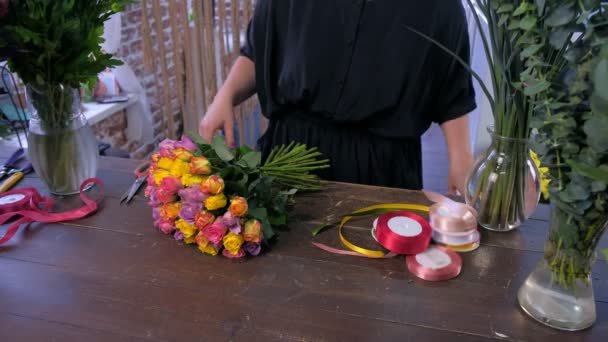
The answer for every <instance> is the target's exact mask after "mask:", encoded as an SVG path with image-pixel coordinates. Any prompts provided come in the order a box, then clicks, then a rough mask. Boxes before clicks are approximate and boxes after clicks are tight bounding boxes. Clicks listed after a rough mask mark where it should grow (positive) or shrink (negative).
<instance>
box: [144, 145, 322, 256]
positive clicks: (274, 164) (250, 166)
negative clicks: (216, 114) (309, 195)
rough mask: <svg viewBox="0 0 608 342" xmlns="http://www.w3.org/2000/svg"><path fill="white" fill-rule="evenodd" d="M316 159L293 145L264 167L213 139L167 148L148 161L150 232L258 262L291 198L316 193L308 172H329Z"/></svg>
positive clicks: (244, 151) (255, 156)
mask: <svg viewBox="0 0 608 342" xmlns="http://www.w3.org/2000/svg"><path fill="white" fill-rule="evenodd" d="M193 140H194V141H196V143H195V142H194V141H193ZM319 156H320V153H319V152H317V150H316V149H314V148H313V149H309V148H308V147H306V146H305V145H301V144H293V143H292V144H290V145H289V146H281V147H279V148H277V149H275V150H274V151H273V152H272V153H271V155H270V156H269V157H268V159H267V160H266V161H265V162H264V163H263V164H262V162H261V154H260V153H259V152H256V151H253V150H252V149H250V148H248V147H246V146H243V147H239V148H236V149H230V148H228V146H227V145H226V143H225V141H224V139H223V138H221V137H219V136H218V137H216V138H215V139H214V140H213V142H212V143H211V144H206V143H205V142H203V141H201V140H199V138H198V137H195V136H193V139H190V138H189V137H187V136H184V137H182V139H181V140H180V141H173V140H165V141H163V142H162V143H161V144H160V146H159V152H158V153H155V154H153V155H152V157H151V167H150V170H149V176H148V187H147V188H146V196H147V197H148V198H149V200H150V201H149V204H150V206H151V207H152V213H153V217H154V225H155V226H156V228H158V229H159V230H160V231H161V232H163V233H165V234H170V235H173V236H174V237H175V239H176V240H178V241H183V242H184V243H186V244H196V245H197V246H198V249H199V250H200V251H201V252H203V253H206V254H210V255H217V254H219V253H221V254H222V255H224V256H225V257H228V258H241V257H244V256H245V255H253V256H257V255H258V254H259V253H260V251H261V250H262V248H263V247H264V246H268V242H269V241H270V240H271V239H272V238H273V237H274V236H275V229H277V228H280V227H281V226H285V225H286V224H287V218H288V217H287V207H288V204H289V202H290V201H291V200H292V197H293V195H295V193H296V192H297V191H298V190H318V189H320V180H319V178H318V177H317V176H316V175H314V174H311V172H313V171H315V170H319V169H323V168H327V167H329V165H328V161H327V160H318V159H317V157H319Z"/></svg>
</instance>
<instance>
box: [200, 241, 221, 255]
mask: <svg viewBox="0 0 608 342" xmlns="http://www.w3.org/2000/svg"><path fill="white" fill-rule="evenodd" d="M198 249H199V250H200V251H201V252H203V253H205V254H209V255H214V256H215V255H217V253H218V252H219V250H217V249H216V248H215V247H213V245H212V244H210V243H209V244H207V245H206V246H204V247H201V246H198Z"/></svg>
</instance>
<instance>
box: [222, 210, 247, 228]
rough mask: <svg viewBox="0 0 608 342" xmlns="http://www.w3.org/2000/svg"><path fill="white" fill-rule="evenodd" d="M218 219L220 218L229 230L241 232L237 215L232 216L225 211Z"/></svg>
mask: <svg viewBox="0 0 608 342" xmlns="http://www.w3.org/2000/svg"><path fill="white" fill-rule="evenodd" d="M220 219H221V220H222V224H223V225H224V226H226V228H228V230H229V231H231V232H233V233H234V234H240V233H241V229H242V228H241V220H240V219H239V218H238V217H234V216H232V214H231V213H230V212H229V211H227V212H226V213H225V214H224V216H222V217H221V218H220Z"/></svg>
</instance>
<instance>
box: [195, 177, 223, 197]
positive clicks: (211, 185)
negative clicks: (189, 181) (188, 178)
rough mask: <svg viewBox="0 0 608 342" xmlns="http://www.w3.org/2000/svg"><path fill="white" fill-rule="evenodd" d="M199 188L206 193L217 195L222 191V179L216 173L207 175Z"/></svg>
mask: <svg viewBox="0 0 608 342" xmlns="http://www.w3.org/2000/svg"><path fill="white" fill-rule="evenodd" d="M201 189H202V190H203V192H206V193H208V194H212V195H217V194H219V193H221V192H222V191H224V180H223V179H221V178H220V177H218V176H217V175H213V176H209V178H207V179H206V180H205V181H204V182H203V185H201Z"/></svg>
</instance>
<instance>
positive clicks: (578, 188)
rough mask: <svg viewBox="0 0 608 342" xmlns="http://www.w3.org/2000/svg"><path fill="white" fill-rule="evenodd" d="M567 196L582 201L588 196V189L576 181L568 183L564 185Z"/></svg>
mask: <svg viewBox="0 0 608 342" xmlns="http://www.w3.org/2000/svg"><path fill="white" fill-rule="evenodd" d="M565 191H566V192H567V193H568V196H569V197H570V198H571V199H572V200H573V201H584V200H586V199H587V198H589V191H588V189H586V188H585V187H584V186H582V185H580V184H577V183H569V184H568V185H567V186H566V190H565Z"/></svg>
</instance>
